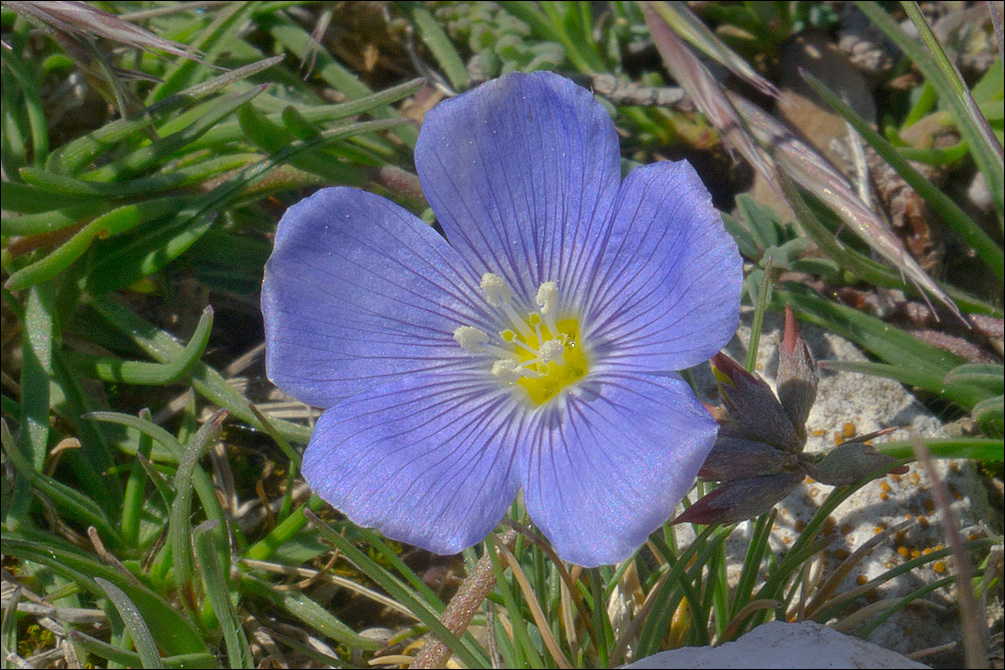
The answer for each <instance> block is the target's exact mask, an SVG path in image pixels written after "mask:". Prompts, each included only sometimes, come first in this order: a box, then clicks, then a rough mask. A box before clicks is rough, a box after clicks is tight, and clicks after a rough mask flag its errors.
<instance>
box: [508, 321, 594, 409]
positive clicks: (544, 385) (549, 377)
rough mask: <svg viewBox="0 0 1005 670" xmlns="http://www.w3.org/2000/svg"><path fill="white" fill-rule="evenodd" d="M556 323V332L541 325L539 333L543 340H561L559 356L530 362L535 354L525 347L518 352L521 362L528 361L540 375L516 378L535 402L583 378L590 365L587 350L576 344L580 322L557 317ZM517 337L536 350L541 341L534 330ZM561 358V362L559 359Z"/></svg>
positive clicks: (551, 395) (541, 402) (552, 396)
mask: <svg viewBox="0 0 1005 670" xmlns="http://www.w3.org/2000/svg"><path fill="white" fill-rule="evenodd" d="M532 316H534V315H532ZM555 326H556V328H557V330H558V332H557V333H552V332H551V330H550V329H549V328H548V327H547V326H545V327H544V328H541V336H542V337H543V338H545V342H547V341H549V340H550V341H552V342H559V343H562V357H561V359H552V360H550V361H548V362H547V363H544V362H540V361H538V362H536V363H532V364H530V363H528V362H529V361H533V360H534V358H535V356H534V355H533V354H532V353H531V352H530V351H527V350H521V351H520V352H519V353H520V355H521V362H523V363H525V364H527V365H528V367H530V368H531V369H532V370H534V371H535V372H537V373H538V374H539V375H541V376H540V377H536V378H535V377H521V378H520V379H518V380H517V384H518V385H519V386H522V387H523V388H524V390H525V391H527V395H528V396H530V399H531V401H532V402H534V403H535V404H537V405H543V404H544V403H546V402H548V401H549V400H551V399H552V398H554V397H555V396H556V395H558V393H559V391H561V390H562V389H564V388H565V387H566V386H568V385H569V384H572V383H573V382H575V381H578V380H580V379H582V378H583V377H584V376H585V375H586V371H587V369H588V368H589V365H588V362H587V359H586V352H585V351H583V347H581V346H578V345H579V322H578V321H576V320H575V319H563V320H562V321H558V322H557V323H556V324H555ZM518 339H520V340H521V341H523V342H524V344H526V345H527V346H528V347H529V348H530V349H533V350H538V351H539V350H540V349H541V344H542V342H541V341H540V340H539V339H538V337H537V333H536V332H535V333H534V334H533V335H531V336H530V338H528V339H526V340H524V339H523V338H522V337H521V336H518ZM560 360H561V362H559V361H560Z"/></svg>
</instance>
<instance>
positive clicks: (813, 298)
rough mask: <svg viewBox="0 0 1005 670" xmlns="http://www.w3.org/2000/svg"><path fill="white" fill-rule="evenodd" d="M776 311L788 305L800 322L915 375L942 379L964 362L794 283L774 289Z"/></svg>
mask: <svg viewBox="0 0 1005 670" xmlns="http://www.w3.org/2000/svg"><path fill="white" fill-rule="evenodd" d="M774 299H775V300H777V306H778V308H781V306H783V305H789V306H791V307H792V309H793V311H795V312H796V314H797V315H798V316H799V318H800V319H802V320H804V321H807V322H809V323H812V324H815V325H818V326H821V327H823V328H827V329H828V330H831V331H833V332H835V333H837V334H838V335H841V336H842V337H845V338H847V339H849V340H851V341H853V342H855V343H856V344H858V345H859V346H861V347H862V348H864V349H867V350H868V351H871V352H872V353H874V354H875V355H877V356H879V357H880V358H882V359H883V360H885V361H886V362H888V363H890V364H892V365H896V366H899V367H901V368H905V369H912V368H913V369H914V370H916V371H917V372H918V373H921V374H926V375H930V376H932V377H933V378H935V377H938V379H939V380H940V382H941V380H942V379H944V378H945V376H946V374H948V373H949V371H950V370H952V369H953V368H956V367H957V366H959V365H960V364H962V363H963V362H964V361H963V360H962V359H960V357H959V356H956V355H954V354H951V353H949V352H948V351H945V350H944V349H940V348H938V347H935V346H933V345H930V344H927V343H925V342H922V341H921V340H919V339H917V338H915V337H913V336H912V335H909V334H908V333H905V332H903V331H901V330H898V329H897V328H895V327H893V326H891V325H890V324H888V323H885V322H883V321H881V320H880V319H877V318H875V317H872V316H869V315H868V314H864V313H862V312H859V311H858V310H856V309H853V308H851V307H848V306H847V305H841V304H838V303H835V302H831V301H829V300H826V299H824V298H822V297H820V296H819V295H818V294H817V293H815V292H814V291H813V290H812V289H809V288H807V287H805V286H802V285H800V284H795V283H791V282H789V283H786V284H785V288H784V289H780V288H776V289H775V292H774Z"/></svg>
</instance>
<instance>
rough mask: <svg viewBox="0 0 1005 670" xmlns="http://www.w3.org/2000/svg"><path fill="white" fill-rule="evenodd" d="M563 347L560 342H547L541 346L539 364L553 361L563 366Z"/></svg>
mask: <svg viewBox="0 0 1005 670" xmlns="http://www.w3.org/2000/svg"><path fill="white" fill-rule="evenodd" d="M564 354H565V345H564V344H562V342H561V340H548V341H547V342H545V343H544V344H542V345H541V352H540V356H541V362H542V363H550V362H552V361H555V362H556V363H558V364H559V365H565V356H564Z"/></svg>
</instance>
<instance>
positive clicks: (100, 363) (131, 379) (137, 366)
mask: <svg viewBox="0 0 1005 670" xmlns="http://www.w3.org/2000/svg"><path fill="white" fill-rule="evenodd" d="M212 328H213V308H212V307H207V308H206V309H204V310H203V312H202V316H200V317H199V324H198V325H197V326H196V329H195V332H194V333H192V339H190V340H189V342H188V344H187V345H185V348H184V349H183V350H182V351H181V353H180V354H179V355H178V357H176V358H175V359H174V360H171V361H168V362H166V363H146V362H143V361H123V360H121V359H118V358H111V357H108V356H91V355H84V354H77V355H76V356H75V357H74V358H75V361H76V363H77V366H78V367H79V368H82V371H83V372H84V374H87V375H88V376H91V377H96V378H98V379H102V380H104V381H109V382H125V383H127V384H139V385H145V386H163V385H166V384H173V383H174V382H176V381H178V380H179V379H181V378H182V377H184V376H185V375H187V374H188V373H189V371H190V370H191V369H192V368H193V367H194V366H195V364H196V363H197V362H198V361H199V359H200V358H202V354H203V352H204V351H205V350H206V345H207V344H208V343H209V336H210V332H211V331H212Z"/></svg>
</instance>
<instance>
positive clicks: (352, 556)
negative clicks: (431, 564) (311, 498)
mask: <svg viewBox="0 0 1005 670" xmlns="http://www.w3.org/2000/svg"><path fill="white" fill-rule="evenodd" d="M304 514H305V515H307V518H308V519H309V520H310V522H311V524H313V525H314V527H315V528H317V529H318V530H320V531H321V533H322V534H323V535H324V536H325V538H326V539H327V540H328V541H330V542H331V543H332V544H333V545H334V546H335V547H337V548H338V550H339V551H341V552H342V554H343V555H344V556H345V557H346V558H347V559H349V560H350V561H351V562H352V563H353V564H354V565H355V566H356V567H357V568H359V569H360V570H361V571H362V572H363V573H364V574H365V575H366V576H367V577H369V578H370V579H372V580H373V581H375V582H376V583H377V584H379V585H380V586H381V588H383V589H384V590H385V591H387V593H388V594H389V595H390V596H391V597H392V598H394V599H395V600H397V601H398V602H399V603H401V604H402V605H404V606H405V607H407V608H408V609H409V610H410V611H411V612H412V613H413V614H415V616H416V617H418V618H419V619H420V620H421V621H422V622H423V623H424V624H426V625H427V626H429V628H430V630H431V631H432V632H433V633H435V634H436V636H437V637H438V638H439V639H440V641H442V642H443V643H444V644H446V645H447V646H448V647H450V650H451V651H452V652H454V653H455V654H457V655H458V656H459V657H460V659H461V661H463V662H464V663H465V665H467V666H468V667H470V668H477V667H483V666H484V665H485V663H484V661H485V659H484V658H479V656H478V655H476V654H475V653H474V650H473V649H472V648H471V647H469V646H468V645H467V644H465V642H462V641H461V640H460V639H458V638H457V636H456V635H454V634H453V633H451V632H450V630H448V629H447V627H446V626H444V625H443V624H442V623H441V622H440V619H439V614H438V613H437V612H436V611H434V610H433V609H432V608H431V607H430V606H429V604H428V603H427V602H425V601H424V600H422V599H421V598H420V597H419V596H418V594H417V593H416V592H414V591H412V590H410V589H409V588H408V587H407V586H406V585H405V584H403V583H402V582H401V581H399V580H398V579H397V578H395V577H394V576H393V575H391V574H390V573H388V572H387V571H386V570H384V569H383V568H382V567H380V565H378V564H377V563H376V562H375V561H374V560H373V559H371V558H370V557H369V556H367V555H366V554H364V553H363V552H361V551H360V550H359V549H357V548H356V545H354V544H353V543H352V542H350V541H349V540H347V539H345V538H344V537H342V536H341V535H339V534H338V533H336V532H335V531H334V530H332V529H331V527H330V526H328V524H327V523H325V522H324V521H322V520H321V519H319V518H318V517H317V516H316V515H315V514H314V513H313V512H311V511H309V510H304Z"/></svg>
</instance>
